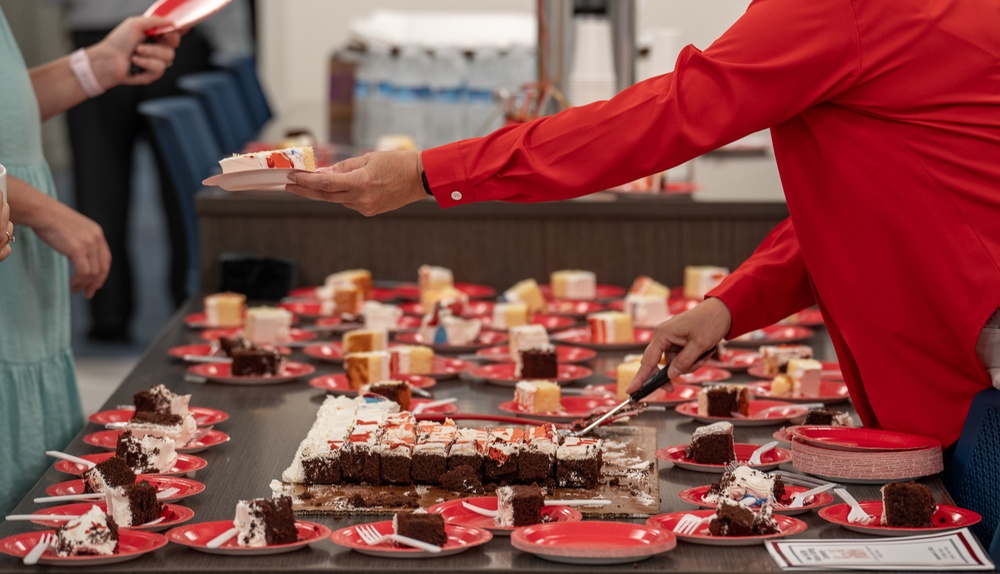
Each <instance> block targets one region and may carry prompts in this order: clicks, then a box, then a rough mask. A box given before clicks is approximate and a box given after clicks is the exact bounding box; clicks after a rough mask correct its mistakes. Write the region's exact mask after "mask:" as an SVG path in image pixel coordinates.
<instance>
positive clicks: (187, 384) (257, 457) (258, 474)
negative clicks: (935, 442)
mask: <svg viewBox="0 0 1000 574" xmlns="http://www.w3.org/2000/svg"><path fill="white" fill-rule="evenodd" d="M200 310H201V300H200V299H195V300H193V301H191V302H189V303H188V305H187V306H186V307H185V308H184V309H182V310H181V311H180V312H179V313H178V314H177V315H176V316H175V317H174V318H173V319H172V320H171V322H170V323H169V324H168V325H167V327H166V328H165V330H164V332H163V333H162V334H161V336H160V337H159V339H158V340H157V341H156V342H155V343H154V344H153V345H152V347H151V348H150V349H149V350H148V352H147V353H146V354H145V355H144V356H143V358H142V359H141V360H140V362H139V363H138V365H137V366H136V368H135V369H134V370H133V371H132V372H131V373H130V374H129V375H128V377H127V378H126V379H125V380H124V382H123V383H122V384H121V385H120V386H119V387H118V388H117V389H116V390H115V392H114V393H113V394H112V396H111V398H110V399H109V400H108V401H107V403H106V404H105V405H104V407H103V408H102V410H104V409H113V408H115V406H116V405H123V404H131V402H132V396H133V394H134V393H136V392H138V391H140V390H144V389H148V388H149V387H150V386H151V385H154V384H160V383H162V384H165V385H167V386H168V387H170V388H171V389H172V390H174V391H175V392H179V393H191V394H192V405H196V406H204V407H212V408H216V409H221V410H224V411H226V412H228V413H229V414H230V419H229V420H228V421H225V422H223V423H221V424H220V425H219V428H220V430H224V431H225V432H226V433H228V434H229V435H230V436H231V437H232V440H231V441H230V442H228V443H225V444H222V445H218V446H214V447H212V448H210V449H208V450H206V451H204V452H201V453H199V455H198V456H201V457H203V458H205V459H206V460H207V461H208V467H207V468H205V469H203V470H199V471H198V472H197V474H196V475H195V476H194V477H193V478H195V479H196V480H199V481H201V482H204V483H205V484H206V486H207V489H206V490H205V492H203V493H201V494H199V495H197V496H194V497H192V498H188V499H185V500H184V501H183V503H184V504H185V505H187V506H189V507H190V508H191V509H193V510H194V512H195V516H194V518H193V519H192V521H191V522H192V523H197V522H206V521H214V520H231V519H232V518H233V515H234V511H235V507H236V503H237V501H238V500H239V499H241V498H244V499H245V498H251V497H266V496H270V495H271V490H270V488H269V486H268V485H269V483H270V481H271V480H272V479H275V478H279V477H280V475H281V472H282V471H283V470H284V469H285V468H286V467H287V466H288V464H289V462H290V461H291V460H292V456H293V454H294V452H295V449H296V447H297V446H298V444H299V442H300V441H301V440H302V438H303V437H304V436H305V435H306V432H307V431H308V430H309V428H310V426H311V425H312V422H313V420H314V418H315V415H316V411H317V409H318V408H319V405H320V403H321V402H322V401H323V400H324V398H325V396H326V395H325V393H324V392H323V391H320V390H318V389H315V388H313V387H311V386H309V385H308V384H307V381H306V380H300V381H296V382H291V383H286V384H276V385H263V386H230V385H222V384H214V383H203V384H202V383H196V382H192V381H188V380H185V372H186V369H187V365H185V364H183V363H180V362H176V361H174V360H172V359H170V358H169V357H168V355H167V350H168V349H169V348H170V347H173V346H178V345H184V344H190V343H195V342H199V338H198V331H196V330H192V329H189V328H187V327H186V326H185V325H184V322H183V317H184V315H185V314H187V313H191V312H194V311H200ZM809 343H810V344H812V345H813V346H814V348H815V349H816V351H817V354H818V355H819V357H820V358H822V359H833V354H832V351H831V348H830V344H829V339H828V338H827V337H826V336H825V334H824V331H823V329H822V328H820V329H818V335H816V336H815V337H814V338H813V340H811V341H809ZM623 354H624V353H620V352H619V353H599V354H598V356H597V357H596V358H595V359H593V360H592V361H591V362H590V367H591V368H592V369H593V370H594V373H604V372H605V371H607V370H608V369H610V368H612V367H614V365H616V364H617V362H618V361H619V360H620V359H621V358H622V355H623ZM291 359H292V360H295V361H303V362H306V361H312V360H311V359H310V358H309V357H306V356H305V355H303V354H302V353H301V352H300V350H299V349H296V350H295V351H294V352H293V355H292V357H291ZM315 364H316V367H317V371H316V374H315V376H319V375H323V374H330V373H335V372H339V371H340V369H339V366H338V365H334V364H329V363H322V362H315ZM732 380H733V381H748V380H750V377H749V376H748V375H746V374H737V375H736V376H734V378H733V379H732ZM588 382H593V383H600V384H604V383H607V382H609V381H608V379H607V378H606V377H603V376H601V375H599V374H595V375H594V376H593V377H591V379H590V380H589V381H584V382H582V383H576V384H574V385H572V387H581V386H583V385H584V384H586V383H588ZM430 391H431V392H432V394H433V395H434V396H435V397H436V398H446V397H456V398H457V399H458V405H459V406H460V409H461V411H460V412H462V413H479V414H495V415H502V414H505V413H502V412H501V411H499V410H498V409H497V405H498V404H499V403H500V402H502V401H507V400H510V398H511V397H512V395H513V389H511V388H509V387H500V386H493V385H489V384H484V383H481V382H474V381H471V380H465V379H450V380H444V381H439V382H438V384H437V385H436V386H435V387H433V388H432V389H430ZM845 406H846V403H845ZM88 414H89V413H88ZM628 424H632V425H645V426H650V427H653V428H655V429H656V434H657V441H658V447H659V448H664V447H667V446H672V445H678V444H684V443H687V442H688V440H689V438H690V436H691V433H692V432H693V431H694V429H695V428H696V427H698V426H701V423H696V422H694V421H692V420H691V419H690V418H687V417H683V416H681V415H679V414H677V413H676V412H674V411H673V410H672V409H670V410H667V411H665V412H646V413H643V414H642V415H641V416H639V417H637V418H636V419H633V420H632V421H631V422H629V423H628ZM778 428H780V425H771V426H763V427H737V429H736V436H737V440H738V442H753V443H756V444H762V443H764V442H767V441H769V440H771V438H772V433H774V432H775V431H776V430H777V429H778ZM98 430H100V428H99V427H98V426H97V425H94V424H92V423H88V424H87V425H86V427H85V428H84V429H83V430H82V431H81V432H80V433H79V434H78V435H77V437H76V438H75V439H74V440H73V442H72V443H71V444H70V445H69V446H68V447H67V448H66V451H67V452H69V453H70V454H76V455H80V454H87V453H92V452H95V451H96V449H94V448H93V447H89V446H87V445H85V444H84V443H83V440H82V438H83V436H84V435H86V434H89V433H92V432H95V431H98ZM659 465H660V471H659V479H660V496H661V502H660V512H673V511H678V510H691V509H693V508H692V507H691V506H690V505H688V504H686V503H684V502H682V501H681V500H680V499H679V498H678V496H677V495H678V493H679V492H680V491H682V490H685V489H688V488H691V487H694V486H699V485H703V484H708V483H711V482H712V481H713V480H715V478H716V477H717V475H712V474H705V473H699V472H692V471H688V470H683V469H679V468H667V466H668V465H667V464H666V463H663V462H660V463H659ZM68 479H69V476H68V475H66V474H62V473H60V472H58V471H56V470H55V469H50V470H49V471H47V472H46V473H45V474H44V475H43V476H42V477H41V479H40V480H39V482H38V483H37V484H36V485H35V487H34V488H33V489H32V491H31V492H30V493H29V495H28V496H27V497H26V499H25V500H23V501H21V503H20V504H19V505H18V506H17V508H16V510H15V512H17V513H30V512H31V511H34V510H37V509H39V508H40V505H36V504H34V503H33V502H32V499H33V498H34V497H37V496H43V495H44V491H45V488H46V487H47V486H50V485H52V484H55V483H57V482H61V481H65V480H68ZM922 482H924V483H925V484H928V485H929V486H931V487H932V488H933V489H934V491H935V492H936V494H937V495H938V497H939V500H941V501H948V502H949V503H950V500H949V499H948V497H947V494H946V493H945V492H944V491H943V487H942V484H941V482H940V481H939V480H938V479H937V478H929V479H925V480H923V481H922ZM849 488H850V491H851V492H852V493H853V494H854V495H855V497H856V498H858V499H859V500H871V499H877V498H878V486H876V485H851V486H850V487H849ZM303 518H304V519H305V520H310V521H315V522H319V523H321V524H324V525H326V526H328V527H330V528H331V529H334V530H336V529H338V528H341V527H344V526H348V525H351V524H356V523H363V522H371V521H374V520H384V519H385V516H384V515H382V516H364V515H347V516H333V515H308V516H304V517H303ZM798 518H801V519H802V520H804V521H805V522H806V523H808V525H809V528H808V530H806V531H805V532H803V533H801V534H798V535H796V536H795V538H828V539H832V538H857V537H864V536H863V535H859V534H855V533H852V532H849V531H848V530H845V529H843V528H840V527H838V526H836V525H833V524H830V523H827V522H825V521H823V520H822V519H820V518H819V516H818V515H817V514H816V512H815V511H813V512H808V513H806V514H802V515H799V516H798ZM623 521H626V522H628V521H630V522H634V523H639V524H641V523H644V519H629V520H624V519H623ZM37 528H38V527H36V526H34V525H32V524H28V523H24V522H0V538H2V537H7V536H10V535H13V534H16V533H20V532H25V531H28V530H32V529H37ZM587 568H588V567H586V566H573V565H565V564H559V563H554V562H549V561H546V560H543V559H541V558H538V557H536V556H534V555H532V554H527V553H524V552H521V551H519V550H516V549H514V548H513V547H512V546H511V544H510V541H509V539H508V538H506V537H496V538H494V539H493V540H492V541H490V542H489V543H487V544H486V545H484V546H481V547H479V548H473V549H471V550H469V551H467V552H463V553H461V554H457V555H454V556H448V557H443V558H430V559H424V560H401V559H387V558H376V557H369V556H365V555H362V554H359V553H357V552H353V551H351V550H348V549H346V548H343V547H340V546H338V545H336V544H334V543H333V542H332V541H329V540H326V541H323V542H321V543H319V544H317V545H314V546H312V547H309V548H306V549H303V550H299V551H295V552H291V553H288V554H280V555H274V556H262V557H232V556H216V555H210V554H204V553H200V552H197V551H193V550H189V549H187V548H184V547H181V546H178V545H175V544H170V545H167V546H166V547H165V548H162V549H160V550H157V551H155V552H152V553H151V554H148V555H145V556H142V557H140V558H138V559H137V560H135V561H131V562H126V563H124V564H121V565H115V566H107V567H101V568H98V569H93V568H87V569H86V570H87V571H92V572H93V571H98V570H99V571H116V572H177V573H188V572H217V573H223V572H233V573H237V572H249V571H254V572H256V571H267V572H284V571H336V572H359V573H360V572H372V573H376V572H378V573H382V572H388V571H410V572H426V573H448V574H451V573H459V572H476V573H482V572H540V573H553V574H555V573H568V572H579V571H581V570H586V569H587ZM38 569H39V567H26V566H23V565H22V564H21V562H20V561H18V560H15V559H13V558H11V557H9V556H6V555H0V572H27V571H38ZM53 570H55V569H53ZM734 570H736V571H740V572H746V573H753V572H775V571H778V568H777V567H776V565H775V564H774V562H773V561H772V560H771V558H770V556H769V555H768V553H767V551H766V550H765V548H764V546H763V545H756V546H748V547H725V548H720V547H709V546H701V545H695V544H689V543H685V542H678V544H677V547H676V548H675V549H674V550H672V551H670V552H666V553H664V554H660V555H656V556H654V557H652V558H650V559H647V560H644V561H642V562H638V563H635V564H624V565H617V566H602V567H601V569H600V571H601V572H602V573H610V572H629V573H632V572H654V571H655V572H662V571H669V572H723V571H734Z"/></svg>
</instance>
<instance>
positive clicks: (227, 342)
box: [219, 335, 258, 357]
mask: <svg viewBox="0 0 1000 574" xmlns="http://www.w3.org/2000/svg"><path fill="white" fill-rule="evenodd" d="M256 348H258V347H257V345H256V344H254V343H252V342H250V340H249V339H247V338H246V337H244V336H242V335H236V336H233V337H219V349H220V350H222V353H223V354H224V355H226V356H227V357H232V356H233V352H234V351H240V350H244V349H256Z"/></svg>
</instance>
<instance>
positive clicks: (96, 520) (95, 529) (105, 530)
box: [56, 505, 118, 556]
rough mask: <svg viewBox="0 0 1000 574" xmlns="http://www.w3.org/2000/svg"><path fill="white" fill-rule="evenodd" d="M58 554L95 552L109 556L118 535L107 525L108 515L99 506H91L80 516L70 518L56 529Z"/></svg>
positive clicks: (113, 551) (114, 546) (113, 549)
mask: <svg viewBox="0 0 1000 574" xmlns="http://www.w3.org/2000/svg"><path fill="white" fill-rule="evenodd" d="M56 535H57V536H58V538H59V540H58V542H57V543H56V546H57V548H59V552H58V553H59V555H60V556H70V555H76V554H96V555H101V556H109V555H111V554H114V553H115V548H117V547H118V537H117V536H115V535H114V534H113V533H112V532H111V529H110V528H109V527H108V515H107V514H105V513H104V511H103V510H101V508H100V507H99V506H96V505H95V506H91V507H90V510H88V511H87V512H85V513H83V514H82V515H81V516H80V518H76V519H74V520H70V521H69V522H67V523H66V524H65V525H64V526H63V527H61V528H59V529H57V530H56Z"/></svg>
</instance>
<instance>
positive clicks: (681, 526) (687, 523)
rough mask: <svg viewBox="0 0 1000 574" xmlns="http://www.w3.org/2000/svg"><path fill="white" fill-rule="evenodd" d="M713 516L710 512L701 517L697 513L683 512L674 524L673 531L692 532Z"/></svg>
mask: <svg viewBox="0 0 1000 574" xmlns="http://www.w3.org/2000/svg"><path fill="white" fill-rule="evenodd" d="M713 516H715V515H714V514H711V515H709V516H705V517H701V516H698V515H697V514H685V515H684V516H681V519H680V520H678V521H677V524H675V525H674V533H675V534H694V533H695V532H697V531H698V528H700V527H701V525H702V524H704V523H706V522H708V521H709V520H711V519H712V517H713Z"/></svg>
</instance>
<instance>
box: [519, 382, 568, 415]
mask: <svg viewBox="0 0 1000 574" xmlns="http://www.w3.org/2000/svg"><path fill="white" fill-rule="evenodd" d="M561 398H562V389H560V388H559V385H557V384H556V383H553V382H552V381H518V383H517V385H516V386H515V387H514V402H516V403H517V404H518V406H520V407H521V410H522V411H523V412H526V413H532V414H542V413H557V412H559V411H560V410H562V405H561V404H560V399H561Z"/></svg>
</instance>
